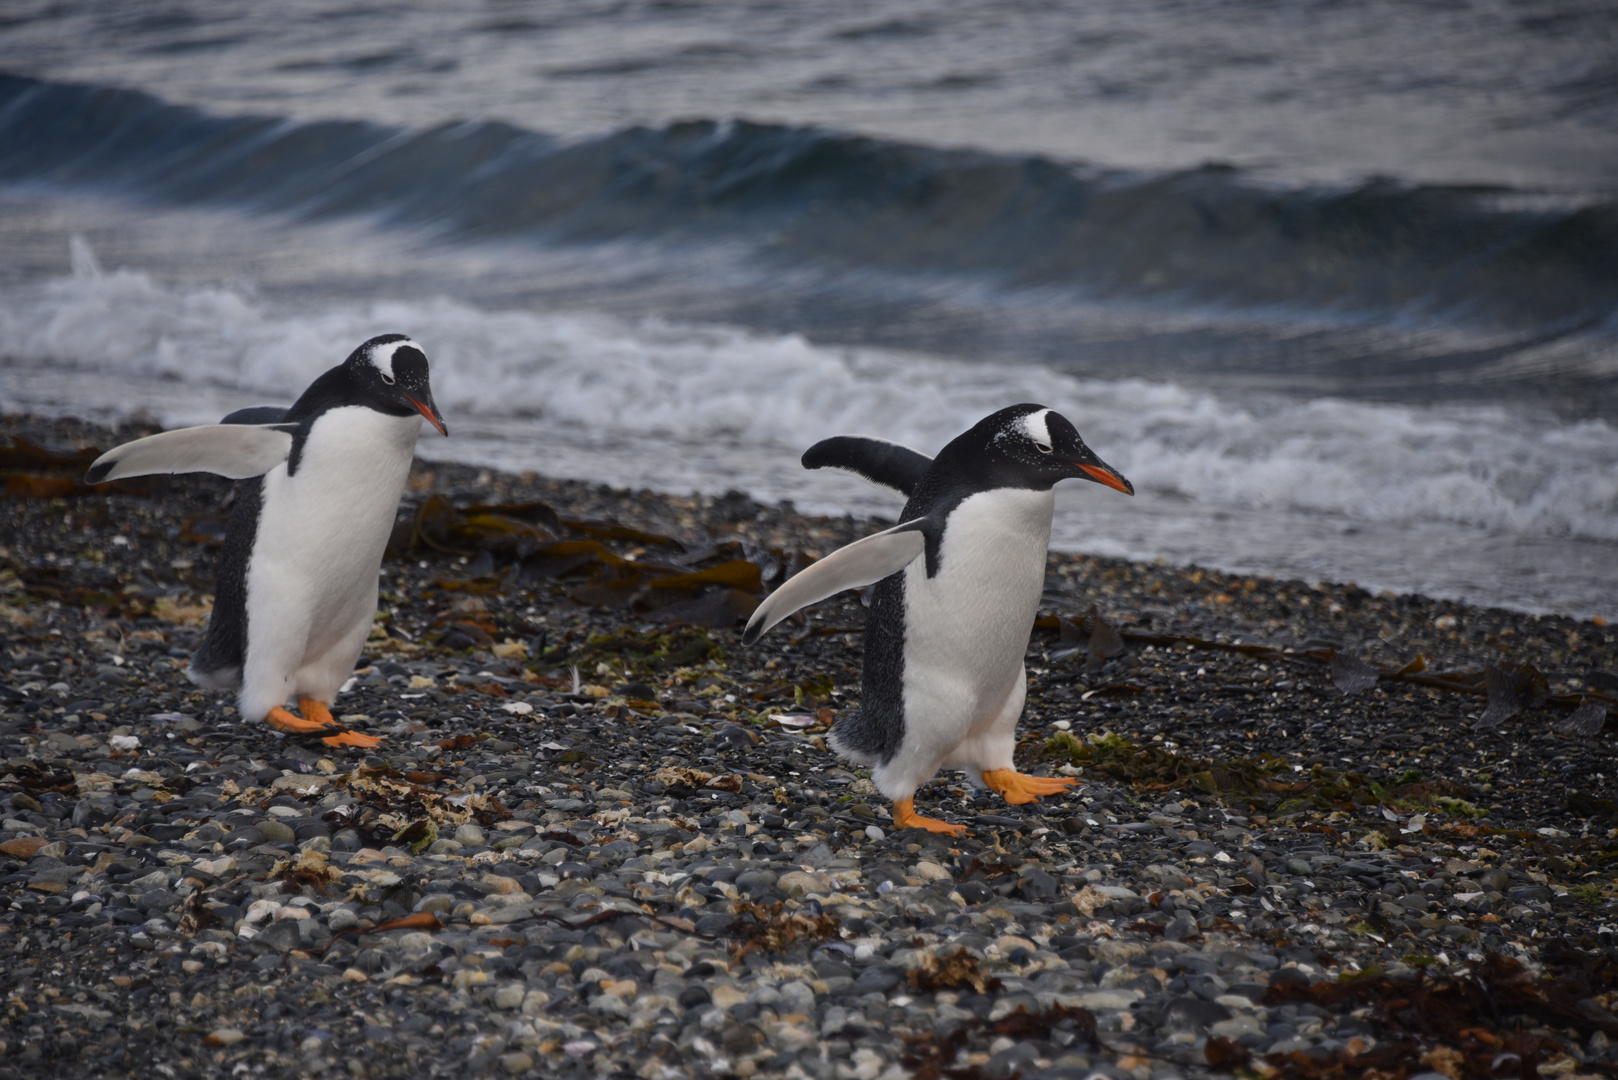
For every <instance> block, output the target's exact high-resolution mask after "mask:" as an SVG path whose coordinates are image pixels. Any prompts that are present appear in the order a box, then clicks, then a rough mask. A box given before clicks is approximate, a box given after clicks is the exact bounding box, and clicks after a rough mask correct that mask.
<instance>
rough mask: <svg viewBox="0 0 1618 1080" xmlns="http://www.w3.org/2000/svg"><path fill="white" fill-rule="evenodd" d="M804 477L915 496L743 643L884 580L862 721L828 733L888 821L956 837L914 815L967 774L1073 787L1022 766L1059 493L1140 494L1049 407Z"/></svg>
mask: <svg viewBox="0 0 1618 1080" xmlns="http://www.w3.org/2000/svg"><path fill="white" fill-rule="evenodd" d="M803 464H804V466H805V467H806V468H811V469H818V468H823V467H825V466H828V465H829V466H834V467H837V468H843V469H849V470H852V471H854V472H857V473H860V474H861V475H863V476H865V477H867V478H868V479H871V480H874V481H876V482H877V483H879V484H884V485H887V486H889V487H893V488H896V489H898V490H899V491H901V492H903V493H904V494H905V495H907V496H908V497H909V501H908V502H907V503H905V508H904V512H903V513H902V514H900V516H899V524H898V525H896V526H894V527H893V528H891V529H888V530H886V531H884V532H879V533H877V534H875V535H874V536H867V537H866V538H865V539H863V540H859V541H856V542H855V543H852V544H850V545H848V546H847V547H845V548H841V549H839V550H837V551H835V552H833V553H832V554H830V555H828V556H827V557H826V558H824V559H821V560H820V561H819V562H817V563H815V564H814V565H813V566H810V567H809V568H807V569H805V570H804V571H802V572H801V573H799V574H797V575H795V576H793V577H792V578H791V580H789V581H787V582H786V583H784V584H783V585H782V586H781V587H780V588H779V589H777V590H776V591H775V592H774V593H772V594H771V595H770V596H769V597H768V598H767V599H766V600H765V601H764V603H763V604H761V605H759V608H758V610H757V611H755V612H754V613H753V617H752V619H751V620H749V621H748V624H747V629H746V631H745V632H744V634H743V636H742V640H743V642H744V643H751V642H753V641H755V640H757V638H758V636H759V635H760V634H762V633H764V631H766V630H768V629H769V628H770V627H771V626H774V625H775V624H776V623H777V622H779V621H781V620H782V619H784V618H786V617H787V616H788V615H790V614H792V612H794V611H796V610H797V609H799V608H801V607H804V606H805V605H807V604H812V603H814V602H816V601H817V600H821V599H823V598H825V597H827V596H831V595H832V594H833V593H837V592H841V591H842V590H844V589H853V588H860V587H862V586H865V585H870V584H872V583H873V582H874V583H875V584H876V588H875V589H874V590H873V591H872V595H871V610H870V614H869V616H868V617H867V618H866V622H865V669H864V675H863V679H862V691H861V711H860V712H858V713H855V714H850V715H846V716H844V717H843V718H842V719H840V720H839V721H838V723H837V726H836V728H835V729H834V730H833V732H832V736H831V743H832V747H833V749H835V750H836V751H837V752H838V753H839V754H841V755H843V756H844V757H846V758H848V759H850V760H852V761H854V762H857V763H859V764H861V765H869V766H871V779H872V780H873V781H875V783H876V786H877V788H878V789H879V790H880V791H881V792H882V793H883V794H884V795H886V796H887V797H888V798H890V799H892V800H893V823H894V824H895V825H897V826H899V827H901V828H904V827H907V826H914V827H918V828H923V829H929V830H931V831H933V832H944V833H951V834H953V835H957V836H958V835H960V834H962V833H964V832H965V831H966V829H965V826H961V825H950V824H947V823H946V822H943V821H938V820H935V819H933V818H926V817H922V816H920V815H918V814H917V813H916V811H915V805H914V796H915V791H916V789H917V788H918V787H920V786H921V785H922V784H924V783H926V782H927V781H928V780H929V779H931V778H932V776H933V774H934V773H936V772H937V771H938V770H939V769H940V768H958V769H961V770H963V771H964V772H966V774H967V775H968V776H969V777H970V778H971V779H972V781H973V783H974V784H977V785H979V786H982V787H987V788H989V789H991V790H993V791H997V792H999V793H1000V794H1001V795H1003V796H1004V797H1005V799H1006V801H1007V802H1012V803H1026V802H1033V801H1034V800H1035V799H1037V798H1038V797H1039V796H1041V795H1052V794H1055V793H1057V792H1059V791H1063V790H1065V789H1066V788H1067V787H1069V786H1070V785H1071V784H1073V781H1072V780H1059V779H1047V778H1044V777H1034V776H1026V775H1024V774H1022V773H1019V772H1017V770H1016V769H1015V768H1013V767H1012V760H1011V757H1012V749H1013V745H1014V743H1015V739H1016V728H1017V719H1018V717H1020V716H1021V715H1022V709H1023V699H1024V698H1025V697H1026V695H1027V677H1026V675H1025V674H1024V671H1023V654H1024V652H1025V651H1026V650H1027V648H1028V638H1029V634H1030V633H1031V632H1032V629H1033V623H1034V616H1035V614H1036V613H1037V611H1038V608H1039V598H1040V594H1041V593H1042V592H1043V591H1044V585H1045V551H1046V547H1047V545H1048V544H1049V543H1050V537H1051V513H1052V510H1053V508H1054V506H1055V492H1054V490H1053V489H1054V487H1055V485H1056V482H1057V481H1058V480H1064V479H1066V478H1068V477H1080V478H1083V479H1086V480H1094V481H1095V482H1097V483H1099V484H1105V485H1106V486H1107V487H1110V488H1114V489H1116V490H1118V491H1122V492H1123V493H1124V494H1126V495H1133V494H1134V493H1135V489H1134V487H1133V486H1132V485H1131V484H1130V483H1129V481H1128V480H1125V479H1124V478H1123V477H1122V476H1121V475H1119V474H1118V472H1117V471H1116V470H1115V469H1113V468H1112V467H1111V466H1110V465H1107V464H1106V463H1105V462H1103V461H1102V460H1101V459H1100V458H1098V457H1096V455H1095V454H1094V453H1092V452H1091V450H1090V448H1089V447H1087V446H1085V445H1084V440H1083V439H1081V438H1080V437H1079V433H1078V431H1076V430H1075V429H1074V427H1073V425H1072V424H1071V423H1069V422H1068V421H1067V419H1066V418H1064V417H1063V416H1061V415H1060V414H1058V413H1055V412H1052V411H1051V410H1050V409H1047V408H1045V407H1044V406H1042V405H1014V406H1012V407H1011V408H1009V409H1001V410H1000V411H999V412H997V413H995V414H994V415H992V416H989V417H986V418H985V419H983V420H981V421H979V422H978V423H977V425H976V426H974V427H973V428H972V429H971V430H970V431H967V432H966V433H965V434H963V435H960V436H959V437H957V438H956V439H955V440H954V441H952V442H951V443H950V444H949V445H948V446H946V447H944V449H943V450H941V451H939V454H938V457H937V458H935V459H933V460H931V461H929V460H928V459H927V457H926V455H924V454H920V453H917V452H916V451H914V450H911V449H909V448H908V447H904V446H899V445H898V444H896V443H890V442H885V441H883V440H881V439H869V438H862V437H853V436H839V437H837V438H834V439H827V440H825V441H824V442H820V443H816V444H815V445H814V446H812V447H810V448H809V450H808V452H807V453H805V454H804V455H803Z"/></svg>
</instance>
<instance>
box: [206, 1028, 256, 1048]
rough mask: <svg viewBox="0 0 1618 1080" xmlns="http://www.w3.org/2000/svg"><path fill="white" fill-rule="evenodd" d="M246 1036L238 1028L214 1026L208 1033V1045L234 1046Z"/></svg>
mask: <svg viewBox="0 0 1618 1080" xmlns="http://www.w3.org/2000/svg"><path fill="white" fill-rule="evenodd" d="M245 1038H247V1036H246V1035H244V1034H243V1033H242V1030H241V1029H240V1028H214V1029H213V1030H212V1031H210V1032H209V1033H208V1040H207V1042H208V1045H209V1046H235V1045H236V1044H237V1043H239V1042H241V1041H242V1040H243V1039H245Z"/></svg>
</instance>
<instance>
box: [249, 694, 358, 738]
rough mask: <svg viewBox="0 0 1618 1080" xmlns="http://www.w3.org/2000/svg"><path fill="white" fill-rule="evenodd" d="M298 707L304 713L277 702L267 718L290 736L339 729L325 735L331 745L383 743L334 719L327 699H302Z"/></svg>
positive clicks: (269, 722)
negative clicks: (345, 726) (298, 712)
mask: <svg viewBox="0 0 1618 1080" xmlns="http://www.w3.org/2000/svg"><path fill="white" fill-rule="evenodd" d="M298 709H299V710H300V711H301V712H302V713H303V715H302V716H299V715H297V714H296V713H294V712H291V711H290V710H287V709H284V708H282V707H281V706H279V705H277V706H276V707H275V708H273V709H271V710H270V711H269V715H267V716H265V718H264V719H265V721H266V722H267V723H268V724H269V725H270V727H272V728H274V729H275V730H276V731H284V732H286V733H287V734H288V735H320V733H321V732H323V731H331V729H332V728H338V730H337V731H336V732H334V733H332V734H330V735H323V736H321V739H320V741H321V742H323V743H325V744H326V745H327V746H355V747H361V748H365V749H369V748H370V747H373V746H381V745H382V740H381V739H379V738H377V737H376V736H374V735H361V734H360V733H359V732H357V731H349V730H346V729H342V728H341V727H340V726H339V725H338V723H337V721H336V720H334V719H332V715H331V709H329V708H328V707H327V706H326V703H325V702H323V701H316V700H315V699H314V698H299V699H298Z"/></svg>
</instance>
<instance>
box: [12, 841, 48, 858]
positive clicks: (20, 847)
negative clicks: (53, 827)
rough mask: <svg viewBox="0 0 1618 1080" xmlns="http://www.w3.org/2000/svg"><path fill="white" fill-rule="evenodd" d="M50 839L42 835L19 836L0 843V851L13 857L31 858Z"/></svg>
mask: <svg viewBox="0 0 1618 1080" xmlns="http://www.w3.org/2000/svg"><path fill="white" fill-rule="evenodd" d="M49 843H50V841H49V840H48V839H46V838H45V837H43V836H19V837H17V838H16V839H15V840H7V841H6V842H5V843H3V844H0V851H3V852H5V853H6V854H7V855H10V856H11V857H12V858H14V859H32V858H33V857H34V855H35V854H36V853H37V852H38V851H39V849H40V848H42V847H44V846H45V845H46V844H49Z"/></svg>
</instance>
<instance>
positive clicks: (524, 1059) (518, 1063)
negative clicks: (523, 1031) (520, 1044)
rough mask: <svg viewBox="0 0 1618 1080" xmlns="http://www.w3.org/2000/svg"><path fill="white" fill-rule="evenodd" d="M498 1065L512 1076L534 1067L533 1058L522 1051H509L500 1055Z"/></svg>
mask: <svg viewBox="0 0 1618 1080" xmlns="http://www.w3.org/2000/svg"><path fill="white" fill-rule="evenodd" d="M500 1067H501V1068H502V1069H504V1070H505V1071H506V1072H508V1073H510V1074H511V1075H512V1076H517V1075H519V1074H521V1073H525V1072H527V1071H528V1070H529V1069H532V1068H533V1067H534V1059H533V1058H531V1057H529V1056H528V1055H527V1054H524V1053H520V1052H518V1053H511V1054H501V1055H500Z"/></svg>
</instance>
